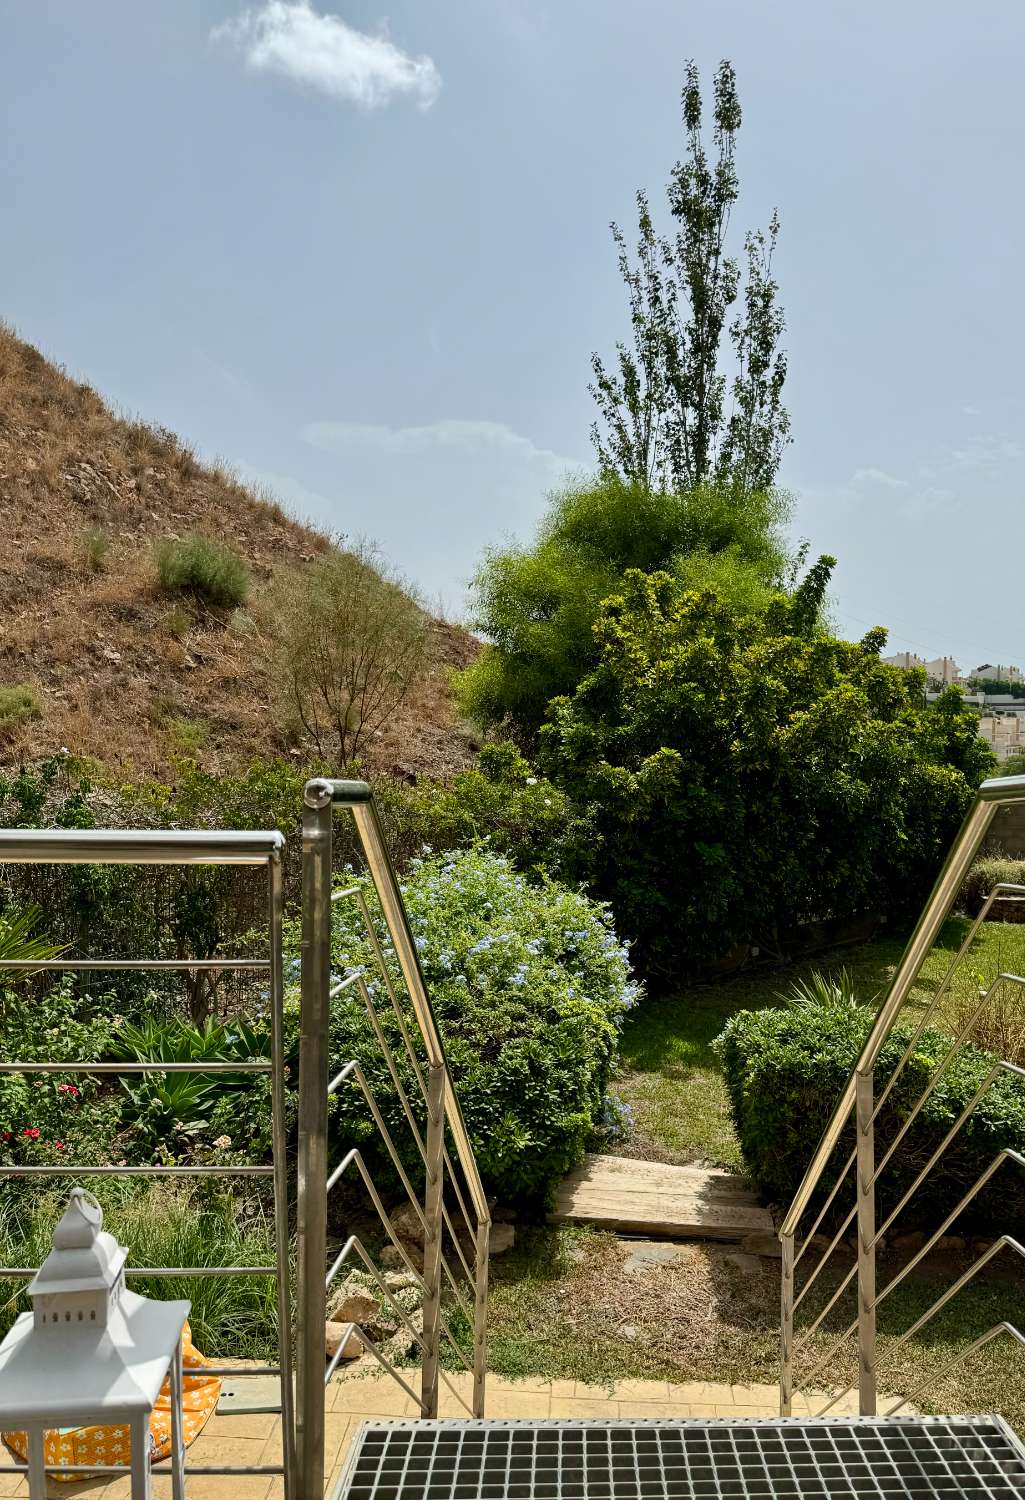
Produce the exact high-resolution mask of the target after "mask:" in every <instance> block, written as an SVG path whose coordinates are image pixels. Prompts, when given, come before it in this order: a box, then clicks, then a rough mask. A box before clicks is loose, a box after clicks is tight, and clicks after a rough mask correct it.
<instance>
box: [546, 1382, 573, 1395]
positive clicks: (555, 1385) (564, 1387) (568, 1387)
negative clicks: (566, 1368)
mask: <svg viewBox="0 0 1025 1500" xmlns="http://www.w3.org/2000/svg"><path fill="white" fill-rule="evenodd" d="M576 1389H577V1382H576V1381H575V1380H553V1381H551V1393H552V1395H553V1396H573V1395H575V1394H576Z"/></svg>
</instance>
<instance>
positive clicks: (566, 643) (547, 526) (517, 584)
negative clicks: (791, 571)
mask: <svg viewBox="0 0 1025 1500" xmlns="http://www.w3.org/2000/svg"><path fill="white" fill-rule="evenodd" d="M788 516H789V503H788V501H787V498H786V496H784V495H782V494H781V493H778V492H772V493H762V492H752V493H748V494H745V495H744V496H743V497H742V498H740V497H738V495H737V494H736V492H735V491H734V490H732V489H729V488H719V487H717V486H715V485H712V484H707V485H700V486H698V488H696V489H692V490H689V491H687V492H686V493H682V494H675V493H669V492H664V491H660V490H657V489H655V490H653V489H649V488H648V487H647V486H646V485H639V484H631V483H629V482H627V481H625V480H622V479H618V478H616V477H615V476H612V475H606V476H604V477H603V478H600V479H597V480H592V481H587V482H585V483H583V484H579V483H578V484H573V485H570V486H569V487H567V488H566V489H564V490H561V491H558V492H557V493H556V494H554V495H553V496H552V497H551V500H550V504H549V512H548V515H547V516H546V518H545V520H544V521H543V522H542V524H541V527H540V530H539V534H538V538H537V541H536V542H535V543H534V545H533V546H531V547H521V548H513V549H507V550H504V551H503V550H497V549H496V550H494V551H492V552H490V553H488V555H487V557H486V559H485V561H484V563H483V564H482V566H481V567H480V569H479V571H478V573H477V576H476V578H475V580H474V595H475V609H474V624H475V625H476V626H477V627H478V628H479V629H480V630H481V632H482V633H483V634H484V635H485V636H486V637H487V641H488V644H487V645H486V646H485V648H484V650H483V651H482V652H481V654H480V656H479V657H478V658H477V660H476V661H475V662H474V664H473V665H472V666H471V667H469V668H467V670H466V671H465V672H464V673H462V675H461V677H460V679H459V681H458V684H457V686H458V690H459V695H460V700H461V703H462V706H463V708H464V711H465V712H466V713H467V714H468V715H469V716H470V717H471V718H473V719H476V720H478V721H479V722H481V723H484V724H499V723H502V722H503V721H504V720H506V719H508V720H510V721H511V722H512V723H513V724H514V725H515V727H516V728H517V730H518V731H519V732H520V733H522V734H523V735H525V736H527V737H530V736H532V735H533V734H534V733H535V732H536V730H537V728H538V726H539V725H540V724H541V723H542V722H543V720H544V718H545V709H546V707H547V704H548V703H549V701H550V700H551V699H552V698H553V697H555V696H556V695H557V694H560V693H571V692H572V691H573V690H574V688H575V687H576V686H577V684H578V683H579V682H580V680H581V678H583V677H584V676H586V674H587V673H588V672H589V671H590V670H591V669H592V668H593V667H594V666H595V664H596V663H597V660H598V655H599V647H598V643H597V641H596V639H595V633H594V626H595V621H596V620H597V619H598V616H599V614H600V613H601V606H602V603H603V601H604V600H606V599H608V598H609V597H610V596H611V595H613V594H617V593H619V591H620V590H621V588H622V586H623V578H624V575H625V573H626V572H627V571H628V570H629V569H631V568H640V569H641V570H643V571H644V572H653V571H654V570H656V569H659V568H665V569H666V570H667V571H669V572H671V573H673V574H674V576H676V577H677V578H679V579H680V580H681V581H682V582H683V583H685V584H686V586H687V587H689V588H698V587H706V586H709V585H712V584H714V586H715V587H717V588H718V589H719V590H720V592H722V593H723V594H724V595H726V596H728V597H730V598H731V599H732V601H733V602H734V603H735V604H736V606H737V608H738V609H740V610H742V611H743V610H747V609H759V608H764V607H765V605H766V604H767V603H768V601H769V599H770V597H771V593H770V586H772V585H775V584H778V583H779V582H781V581H782V579H783V578H784V576H785V575H786V573H787V571H788V563H789V559H788V556H787V552H786V547H785V544H784V541H783V536H782V533H783V528H784V526H785V524H786V521H787V519H788Z"/></svg>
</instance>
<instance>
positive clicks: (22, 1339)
mask: <svg viewBox="0 0 1025 1500" xmlns="http://www.w3.org/2000/svg"><path fill="white" fill-rule="evenodd" d="M126 1259H127V1251H126V1250H125V1249H124V1248H123V1246H121V1245H119V1244H118V1243H117V1241H116V1240H115V1239H114V1236H113V1235H111V1234H108V1233H107V1232H106V1231H104V1229H103V1210H102V1209H101V1207H100V1205H99V1203H97V1201H96V1199H95V1198H94V1197H93V1195H92V1194H91V1193H87V1192H86V1191H85V1189H84V1188H74V1189H73V1190H72V1193H71V1197H70V1200H69V1202H68V1206H67V1208H66V1209H65V1211H64V1214H63V1217H62V1218H61V1221H60V1223H59V1224H58V1225H57V1228H56V1230H55V1231H54V1236H53V1248H52V1249H51V1251H50V1254H49V1255H48V1256H47V1257H46V1260H45V1261H44V1262H43V1264H42V1266H41V1267H40V1269H39V1271H38V1273H37V1274H36V1276H35V1277H34V1279H33V1280H32V1282H31V1284H30V1286H29V1296H30V1297H31V1298H32V1312H30V1313H23V1314H22V1315H21V1317H20V1318H19V1319H18V1320H17V1322H16V1323H15V1325H14V1327H13V1328H12V1329H11V1331H10V1333H8V1335H7V1337H6V1338H5V1339H4V1341H3V1343H2V1344H0V1427H2V1428H3V1429H4V1430H5V1431H12V1430H18V1431H24V1432H26V1433H27V1435H28V1481H29V1495H30V1497H31V1500H44V1497H45V1495H46V1466H45V1461H44V1450H43V1435H44V1433H45V1432H52V1431H53V1430H54V1429H56V1430H58V1431H60V1430H69V1429H73V1428H76V1427H88V1426H94V1425H95V1426H103V1427H114V1428H123V1430H124V1433H125V1437H126V1440H127V1445H126V1451H127V1452H128V1453H130V1455H131V1478H132V1500H148V1497H149V1494H150V1416H151V1414H152V1411H153V1407H154V1405H155V1404H156V1400H157V1397H158V1396H159V1394H160V1390H161V1387H162V1386H163V1383H164V1381H165V1379H167V1377H168V1374H170V1377H171V1473H172V1485H173V1495H174V1500H182V1496H183V1495H184V1460H183V1452H184V1447H183V1441H182V1330H183V1328H184V1326H185V1320H186V1319H187V1317H188V1315H189V1311H190V1309H191V1303H189V1302H155V1301H151V1300H150V1299H149V1298H147V1297H140V1296H138V1295H137V1293H135V1292H130V1291H128V1290H127V1289H126V1287H125V1260H126ZM63 1467H67V1465H64V1466H63ZM87 1472H90V1473H96V1472H97V1470H96V1469H95V1468H93V1467H90V1468H89V1469H88V1471H87Z"/></svg>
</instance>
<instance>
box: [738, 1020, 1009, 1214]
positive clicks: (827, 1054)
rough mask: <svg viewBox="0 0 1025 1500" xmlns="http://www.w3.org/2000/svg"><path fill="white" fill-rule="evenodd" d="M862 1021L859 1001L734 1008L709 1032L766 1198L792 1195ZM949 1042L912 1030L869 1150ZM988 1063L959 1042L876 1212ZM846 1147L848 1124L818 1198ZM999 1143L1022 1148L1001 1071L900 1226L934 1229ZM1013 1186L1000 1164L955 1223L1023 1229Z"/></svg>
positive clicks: (897, 1190)
mask: <svg viewBox="0 0 1025 1500" xmlns="http://www.w3.org/2000/svg"><path fill="white" fill-rule="evenodd" d="M871 1023H872V1012H871V1011H869V1010H867V1009H866V1008H864V1007H849V1008H840V1007H836V1006H832V1007H830V1006H821V1007H810V1008H802V1009H800V1010H761V1011H741V1012H739V1014H738V1015H736V1016H734V1017H733V1018H732V1019H731V1020H730V1021H729V1022H728V1024H727V1026H726V1029H725V1030H724V1031H723V1033H722V1035H721V1036H720V1037H719V1038H718V1040H717V1042H716V1044H715V1045H716V1050H717V1051H718V1053H719V1056H720V1058H721V1060H722V1064H723V1072H724V1075H725V1079H726V1088H727V1091H728V1093H729V1100H730V1109H731V1112H732V1115H733V1120H734V1124H735V1125H736V1129H737V1134H738V1136H739V1138H740V1146H741V1150H742V1152H743V1155H744V1160H745V1162H746V1164H747V1167H748V1170H749V1172H750V1173H751V1176H752V1178H753V1180H754V1182H755V1184H756V1186H757V1187H758V1189H759V1191H760V1192H761V1194H762V1196H763V1197H764V1198H765V1199H767V1200H768V1201H770V1202H773V1203H776V1204H779V1205H786V1204H788V1203H789V1202H790V1201H791V1200H792V1198H793V1196H794V1194H795V1193H796V1191H797V1188H798V1186H799V1184H800V1182H801V1179H802V1177H803V1175H804V1172H805V1170H806V1169H807V1166H808V1163H809V1162H810V1160H811V1156H812V1152H813V1151H814V1150H815V1147H816V1146H817V1144H818V1142H819V1139H820V1137H821V1135H822V1132H823V1130H824V1129H825V1126H826V1122H827V1120H828V1119H829V1116H830V1113H831V1111H832V1109H833V1107H834V1105H835V1104H836V1101H837V1098H838V1097H839V1094H840V1091H841V1089H842V1088H843V1086H844V1084H845V1082H846V1081H847V1079H848V1077H849V1076H850V1073H851V1070H852V1069H853V1067H854V1064H855V1062H856V1061H857V1058H858V1055H859V1053H860V1051H861V1047H862V1045H863V1043H864V1040H865V1037H866V1035H867V1033H868V1029H869V1027H870V1025H871ZM911 1034H912V1033H911V1031H910V1030H909V1029H907V1028H906V1027H903V1028H902V1027H897V1028H896V1029H895V1030H894V1032H893V1033H892V1034H891V1036H890V1038H889V1039H888V1041H887V1042H886V1045H885V1046H884V1047H883V1050H882V1052H881V1053H880V1056H879V1061H878V1064H877V1067H876V1080H877V1089H879V1088H881V1087H882V1086H883V1084H884V1083H885V1081H886V1080H887V1079H888V1078H889V1076H890V1074H891V1072H892V1071H893V1068H894V1067H895V1065H896V1063H897V1061H898V1060H899V1058H900V1057H901V1055H902V1054H903V1052H904V1049H905V1047H906V1046H907V1044H908V1041H909V1040H910V1038H911ZM949 1046H950V1038H949V1037H948V1036H946V1035H944V1034H943V1033H941V1032H938V1031H931V1030H927V1031H925V1032H923V1033H922V1036H921V1038H920V1039H919V1042H918V1045H917V1047H916V1048H915V1051H914V1053H913V1054H912V1056H911V1057H910V1059H909V1060H908V1063H907V1065H906V1067H905V1069H904V1071H903V1073H902V1074H901V1076H900V1079H899V1080H898V1082H897V1084H896V1085H895V1087H894V1090H893V1093H892V1094H891V1096H890V1101H889V1102H888V1104H887V1106H886V1108H885V1109H884V1110H883V1112H882V1113H881V1114H880V1117H879V1119H878V1121H877V1123H876V1143H877V1154H878V1155H881V1154H882V1152H883V1151H885V1149H886V1146H887V1145H888V1143H889V1142H890V1141H891V1140H892V1139H893V1136H894V1134H895V1132H896V1130H897V1129H898V1128H899V1125H900V1123H901V1121H903V1120H904V1119H905V1118H906V1117H907V1113H908V1111H909V1109H910V1108H911V1106H912V1105H913V1104H914V1102H915V1100H917V1098H918V1097H919V1095H920V1094H921V1092H922V1090H923V1089H924V1087H925V1085H926V1082H927V1081H928V1079H929V1077H930V1076H931V1074H932V1072H933V1070H934V1068H935V1067H936V1064H937V1063H938V1062H939V1061H940V1060H941V1059H942V1058H943V1057H944V1056H945V1055H946V1052H947V1049H948V1048H949ZM993 1062H994V1058H993V1057H992V1056H991V1055H990V1054H989V1053H987V1052H982V1051H980V1050H979V1049H978V1048H976V1047H972V1046H966V1047H965V1048H964V1049H963V1050H962V1052H961V1053H960V1054H959V1056H958V1057H957V1059H956V1060H955V1062H954V1063H953V1064H952V1065H951V1067H950V1068H949V1069H948V1070H947V1072H946V1073H945V1074H944V1076H943V1078H942V1079H941V1081H940V1083H939V1084H938V1085H937V1088H936V1091H935V1092H934V1093H933V1094H932V1096H931V1097H930V1099H929V1101H928V1102H927V1104H926V1105H925V1107H924V1108H923V1110H922V1113H921V1114H920V1115H919V1117H918V1119H917V1120H916V1122H915V1124H914V1125H913V1126H912V1128H911V1130H910V1132H909V1133H908V1135H907V1136H906V1137H905V1139H904V1141H903V1142H902V1143H901V1146H900V1147H899V1148H898V1150H897V1152H896V1153H895V1154H894V1158H893V1161H892V1162H891V1163H890V1164H889V1165H888V1167H887V1168H886V1171H885V1172H884V1173H883V1174H882V1175H881V1177H880V1179H879V1181H878V1183H877V1185H876V1198H877V1212H878V1214H879V1217H880V1219H882V1218H883V1217H884V1216H885V1215H886V1214H887V1213H888V1212H889V1210H890V1209H891V1208H892V1207H894V1206H895V1204H896V1203H897V1202H898V1201H899V1199H900V1197H901V1195H902V1194H903V1193H904V1191H905V1190H906V1189H907V1188H908V1187H909V1186H910V1185H911V1183H912V1181H913V1180H914V1178H915V1176H916V1174H917V1173H918V1172H919V1171H920V1170H921V1169H922V1167H923V1166H924V1165H925V1162H926V1161H927V1160H928V1158H929V1156H930V1155H931V1154H932V1152H933V1151H934V1150H935V1148H936V1147H937V1146H938V1145H939V1143H940V1141H941V1140H942V1139H943V1137H944V1136H945V1135H946V1134H947V1132H948V1131H949V1130H950V1128H951V1126H952V1125H953V1124H954V1122H955V1120H956V1119H957V1117H958V1116H959V1114H960V1113H961V1111H962V1110H963V1109H964V1107H965V1105H966V1104H967V1103H968V1102H969V1100H970V1099H971V1098H972V1096H973V1095H974V1093H975V1091H976V1090H977V1089H978V1087H979V1085H980V1084H981V1083H982V1081H983V1079H984V1078H985V1076H986V1074H987V1072H988V1071H989V1069H990V1068H991V1067H992V1065H993ZM853 1145H854V1133H853V1127H852V1126H848V1128H847V1130H846V1131H845V1134H844V1136H843V1137H842V1139H841V1143H840V1146H839V1148H838V1151H837V1154H836V1156H835V1158H834V1161H833V1163H832V1164H831V1171H830V1172H827V1173H826V1174H825V1176H824V1178H823V1182H822V1185H821V1187H822V1195H823V1196H824V1194H825V1192H826V1191H828V1189H829V1188H830V1187H831V1186H832V1184H833V1182H834V1181H835V1177H834V1176H832V1175H831V1173H832V1172H835V1171H836V1170H838V1168H839V1167H840V1166H842V1165H843V1163H844V1162H845V1161H846V1159H847V1156H848V1155H849V1153H850V1151H851V1149H852V1147H853ZM1006 1146H1010V1147H1013V1148H1014V1149H1015V1150H1018V1151H1021V1152H1023V1153H1025V1085H1023V1084H1022V1083H1021V1081H1019V1080H1018V1079H1016V1078H1014V1077H1012V1076H1011V1075H1009V1074H1008V1075H1005V1076H1002V1077H1000V1078H998V1079H997V1080H996V1082H995V1083H994V1084H993V1085H992V1086H991V1088H990V1089H989V1091H988V1092H987V1093H986V1094H985V1095H984V1096H983V1098H982V1100H981V1101H980V1103H979V1104H978V1106H977V1107H976V1109H975V1111H974V1113H973V1114H972V1115H971V1117H970V1118H969V1119H968V1121H967V1122H966V1123H965V1124H964V1125H963V1126H962V1128H961V1130H960V1131H959V1132H958V1134H957V1135H956V1136H955V1137H954V1140H953V1141H952V1142H951V1145H950V1146H949V1148H948V1149H947V1151H946V1152H945V1154H944V1156H943V1157H942V1158H941V1159H940V1161H939V1162H938V1163H937V1165H936V1166H935V1167H934V1168H933V1170H932V1171H931V1172H930V1174H929V1176H928V1177H927V1178H926V1179H925V1181H924V1183H923V1184H922V1186H921V1188H920V1189H919V1190H918V1192H917V1193H916V1194H915V1196H914V1198H913V1199H912V1200H911V1203H910V1204H909V1205H908V1208H907V1209H906V1210H905V1212H904V1214H902V1216H901V1219H900V1221H899V1223H900V1227H901V1228H909V1227H921V1228H929V1227H935V1226H936V1225H937V1224H938V1223H939V1222H940V1221H941V1219H942V1218H944V1217H945V1216H946V1214H947V1213H949V1212H950V1210H951V1209H952V1208H953V1207H954V1206H955V1204H956V1203H957V1202H959V1200H960V1199H961V1198H962V1197H963V1196H964V1194H965V1193H966V1192H967V1190H968V1189H969V1188H970V1187H971V1186H972V1185H973V1184H974V1183H975V1181H976V1180H977V1179H978V1177H979V1176H980V1174H981V1173H982V1172H983V1171H984V1170H985V1168H986V1167H988V1166H989V1165H990V1163H991V1162H992V1161H993V1158H994V1157H995V1156H996V1155H997V1153H998V1152H999V1151H1000V1150H1002V1149H1003V1148H1004V1147H1006ZM1020 1189H1021V1181H1020V1173H1019V1172H1018V1169H1017V1168H1016V1167H1015V1166H1014V1165H1013V1164H1010V1163H1009V1164H1007V1165H1005V1166H1004V1167H1003V1168H1002V1169H1001V1171H999V1172H998V1173H997V1175H996V1177H995V1178H994V1179H993V1182H992V1183H991V1184H990V1185H989V1186H988V1187H987V1188H986V1189H985V1190H984V1192H982V1193H980V1194H979V1196H978V1197H977V1198H976V1199H975V1200H974V1202H973V1203H972V1205H971V1206H970V1209H969V1211H968V1212H967V1213H966V1215H965V1223H966V1224H971V1225H972V1226H974V1227H978V1228H980V1229H983V1230H988V1229H992V1230H999V1231H1001V1232H1007V1233H1018V1234H1020V1233H1022V1232H1025V1195H1023V1194H1022V1193H1021V1190H1020ZM839 1197H840V1200H841V1201H842V1208H843V1212H844V1213H846V1211H847V1209H848V1208H849V1207H850V1204H851V1202H852V1201H853V1200H852V1197H851V1194H850V1193H849V1192H847V1191H846V1190H844V1191H842V1192H841V1194H840V1195H839ZM819 1201H820V1202H821V1198H820V1199H819Z"/></svg>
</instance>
